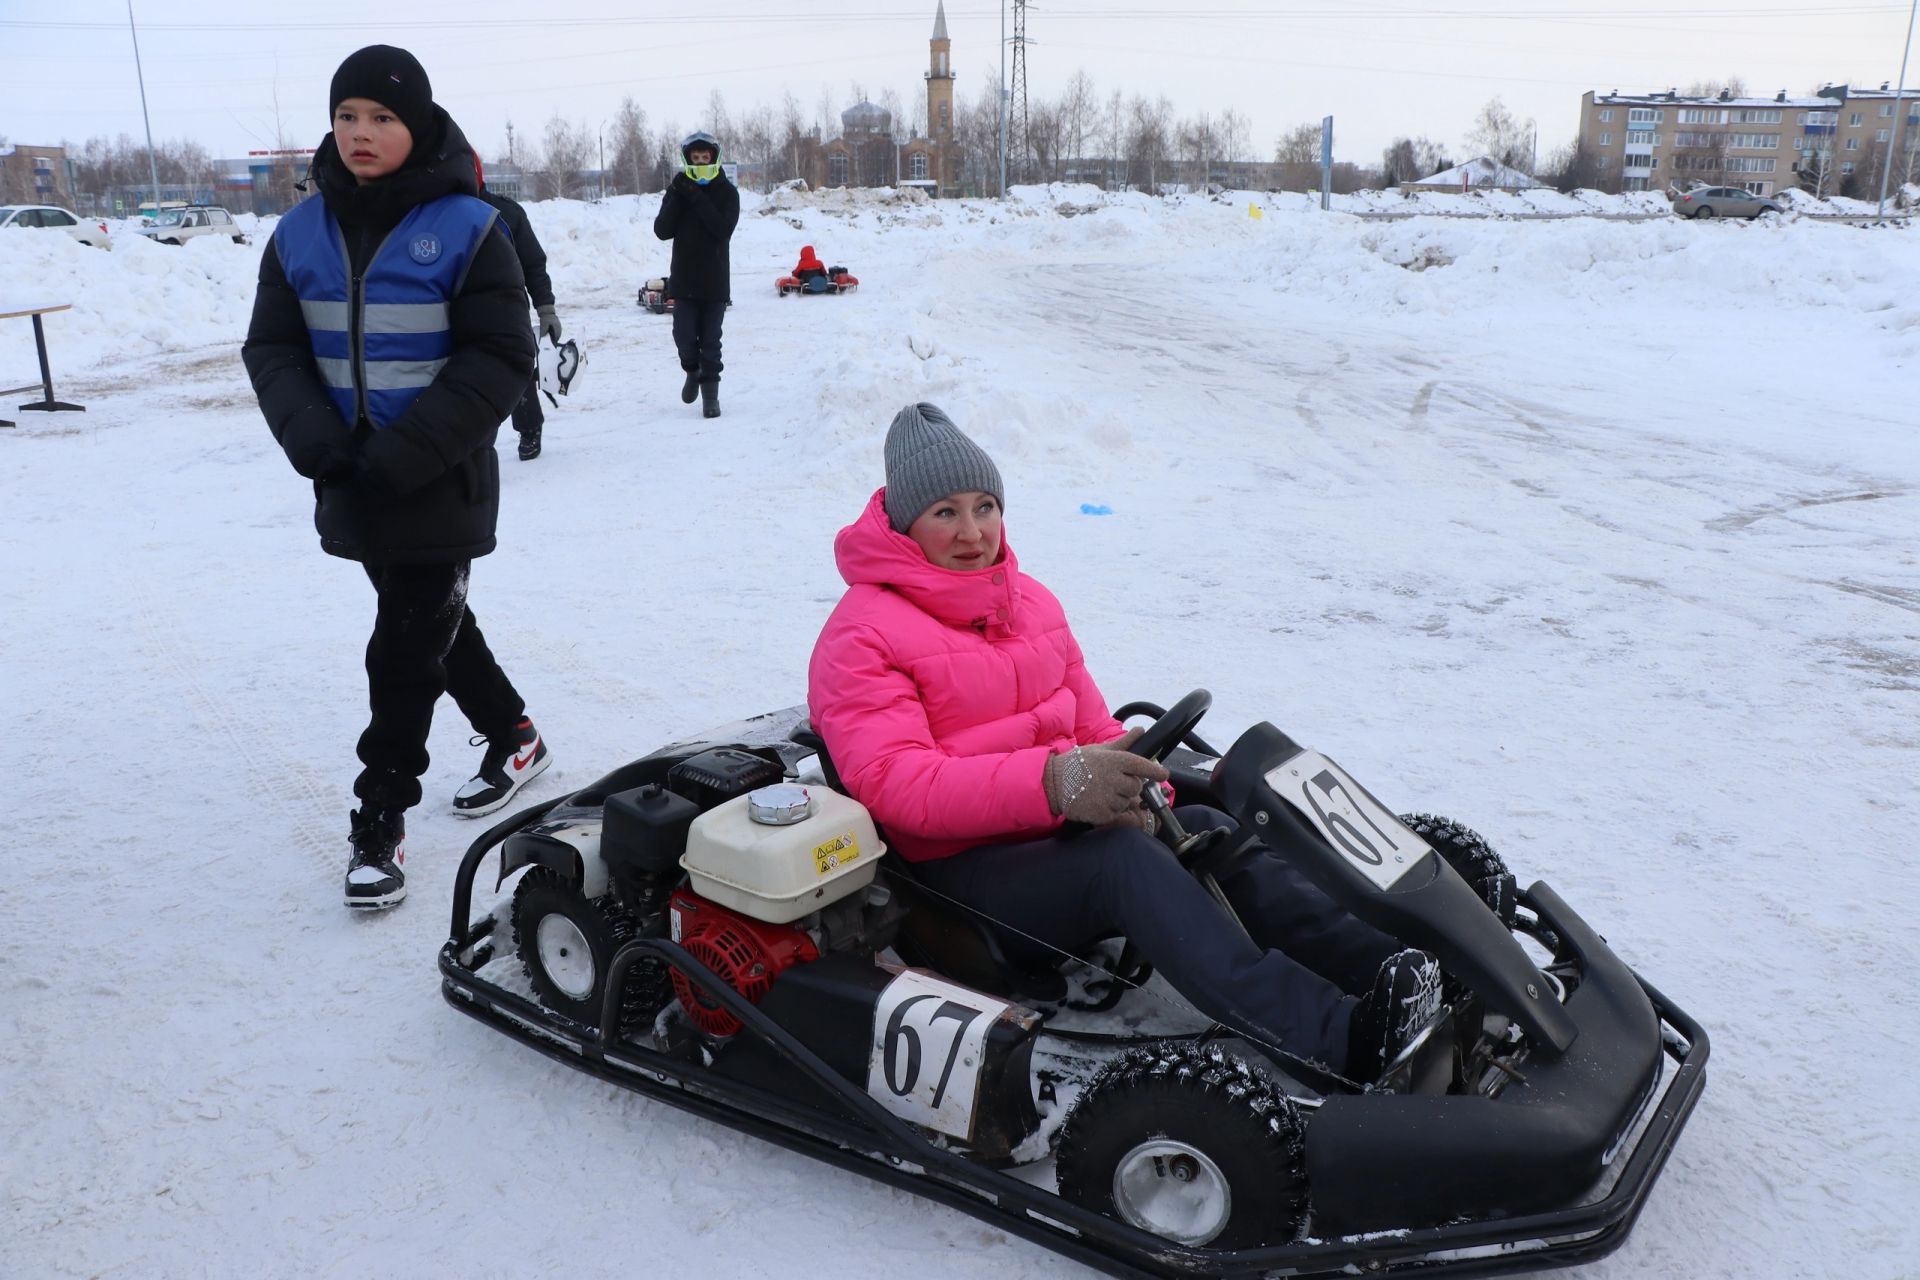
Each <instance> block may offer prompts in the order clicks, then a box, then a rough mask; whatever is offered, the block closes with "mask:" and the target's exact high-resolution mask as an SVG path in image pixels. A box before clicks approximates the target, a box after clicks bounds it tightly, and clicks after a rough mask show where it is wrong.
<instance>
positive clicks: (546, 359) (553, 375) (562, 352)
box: [540, 338, 587, 408]
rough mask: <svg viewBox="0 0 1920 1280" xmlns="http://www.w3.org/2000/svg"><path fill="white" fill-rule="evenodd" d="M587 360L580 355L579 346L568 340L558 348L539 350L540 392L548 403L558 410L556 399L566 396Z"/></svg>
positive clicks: (558, 402)
mask: <svg viewBox="0 0 1920 1280" xmlns="http://www.w3.org/2000/svg"><path fill="white" fill-rule="evenodd" d="M586 362H587V358H586V357H585V356H583V355H581V354H580V344H579V343H577V342H575V341H574V340H573V339H571V338H569V339H567V340H566V341H565V342H563V343H561V344H560V345H559V346H557V347H556V346H552V345H548V346H544V347H541V348H540V391H541V393H542V394H543V395H545V396H546V397H547V401H548V403H550V404H552V405H553V406H554V407H555V408H559V406H560V401H559V399H558V398H557V397H559V396H563V395H566V394H567V392H568V391H569V390H570V389H571V388H572V386H573V380H574V379H575V378H577V377H579V376H580V366H581V365H583V364H585V363H586Z"/></svg>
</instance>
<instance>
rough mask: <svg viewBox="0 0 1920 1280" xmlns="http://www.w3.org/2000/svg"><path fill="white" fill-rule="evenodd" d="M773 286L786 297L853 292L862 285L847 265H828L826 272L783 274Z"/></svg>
mask: <svg viewBox="0 0 1920 1280" xmlns="http://www.w3.org/2000/svg"><path fill="white" fill-rule="evenodd" d="M773 287H774V288H775V289H777V290H779V292H780V296H781V297H783V298H784V297H786V296H787V295H788V294H790V293H852V292H853V291H854V290H855V289H858V288H859V287H860V281H859V278H858V277H856V276H852V275H849V274H848V273H847V269H846V268H845V267H828V268H827V269H826V271H825V273H824V274H823V273H819V272H808V273H806V274H805V275H789V276H781V277H780V278H779V279H778V280H775V281H774V282H773Z"/></svg>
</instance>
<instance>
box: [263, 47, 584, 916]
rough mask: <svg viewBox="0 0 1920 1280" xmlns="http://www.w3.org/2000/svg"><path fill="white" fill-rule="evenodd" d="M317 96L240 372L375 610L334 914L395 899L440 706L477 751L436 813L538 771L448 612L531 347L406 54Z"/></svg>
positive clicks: (364, 63)
mask: <svg viewBox="0 0 1920 1280" xmlns="http://www.w3.org/2000/svg"><path fill="white" fill-rule="evenodd" d="M328 102H329V104H330V114H331V116H332V120H333V131H332V132H331V133H330V134H329V135H328V137H327V138H326V139H325V140H324V141H323V142H322V143H321V144H320V147H319V149H318V151H317V152H316V154H315V156H314V161H313V171H312V175H311V177H312V181H313V182H314V183H315V184H317V186H318V189H319V198H318V199H309V200H306V201H303V202H302V203H300V204H299V205H297V206H295V207H294V209H293V210H292V211H291V212H289V213H288V214H287V215H286V216H285V217H284V218H282V219H281V220H280V225H279V226H278V227H277V228H276V229H275V231H274V235H273V240H272V242H271V243H270V244H269V245H268V246H267V249H266V252H265V253H264V254H263V255H262V257H261V262H260V288H259V292H258V293H257V294H256V295H255V298H254V307H253V322H252V324H251V326H250V327H249V329H248V331H247V341H246V345H245V346H244V347H243V348H242V357H243V358H244V360H245V361H246V366H247V373H248V375H249V377H251V378H252V380H253V389H254V393H255V394H256V395H257V396H258V397H259V399H260V410H261V412H262V413H263V414H264V415H265V416H266V420H267V426H268V427H269V428H270V429H271V430H272V431H273V436H274V439H275V440H277V441H279V443H280V447H281V448H282V449H284V450H285V451H286V454H287V459H288V461H290V462H291V463H292V464H293V468H294V470H295V471H297V472H299V473H300V474H301V475H303V476H306V477H308V478H309V479H310V480H312V481H313V489H314V497H315V506H314V524H315V526H316V527H317V528H318V530H319V532H320V545H321V547H322V548H323V549H324V550H326V551H327V552H329V553H330V554H333V555H337V556H343V557H345V558H347V559H349V560H358V561H360V562H361V564H362V565H363V566H364V567H365V569H366V573H367V577H368V578H369V579H371V580H372V582H373V586H374V590H375V592H376V594H377V596H378V607H377V610H376V613H375V616H374V624H373V635H372V638H371V639H370V640H369V641H368V642H367V658H366V664H367V685H368V689H367V693H368V702H369V703H370V705H371V712H372V714H371V717H370V719H369V721H368V724H367V728H366V731H365V732H364V733H362V734H361V735H360V743H359V755H360V761H361V764H362V766H363V767H362V769H361V771H360V775H359V777H358V778H357V779H356V780H355V782H354V795H355V796H356V797H357V798H358V800H359V801H360V806H359V808H358V809H356V810H354V812H353V813H352V815H351V818H350V823H349V840H350V843H351V848H352V854H351V859H350V862H349V864H348V870H347V879H346V902H347V905H348V906H351V907H389V906H392V905H394V904H395V903H397V902H399V901H400V900H401V898H403V897H404V896H405V894H406V877H405V873H404V870H403V866H404V862H405V856H406V855H405V852H404V839H405V831H406V827H405V819H404V815H405V812H406V810H407V809H409V808H411V807H412V806H414V805H415V804H418V803H419V801H420V775H421V774H422V773H424V772H425V771H426V767H427V747H426V743H427V732H428V729H429V727H430V726H431V725H432V722H433V706H434V703H435V702H437V701H438V700H439V697H440V695H441V694H442V693H443V692H450V693H452V694H453V698H454V701H455V702H456V703H457V704H458V705H459V707H460V710H461V712H462V713H463V714H465V715H466V717H467V719H468V720H469V721H471V722H472V724H473V727H474V729H475V731H476V732H477V733H478V734H480V735H482V736H483V737H484V739H485V741H486V743H487V750H486V753H485V755H484V756H483V757H482V760H481V765H480V770H479V773H478V774H477V775H476V776H475V777H474V778H473V779H472V780H471V781H469V782H468V783H467V784H466V785H465V786H464V787H462V788H461V789H460V791H459V792H458V794H457V795H456V796H455V797H454V801H453V806H454V810H455V812H457V813H461V814H465V815H468V816H478V815H480V814H483V813H491V812H493V811H494V810H496V809H499V808H500V807H502V806H503V805H505V804H506V803H507V801H508V800H509V799H510V798H511V797H512V796H513V794H514V793H515V792H516V791H518V790H519V788H520V787H521V786H523V785H524V784H525V783H526V782H527V781H528V780H529V779H531V778H532V777H533V776H534V775H536V774H538V773H540V772H541V771H542V770H544V769H545V768H546V767H547V760H548V757H547V748H546V744H545V743H544V742H542V741H541V739H540V735H539V733H538V732H537V731H536V730H535V729H534V727H533V724H532V722H531V721H530V720H529V719H528V718H527V716H526V705H525V703H524V701H523V700H522V699H521V697H520V694H519V693H518V692H517V691H516V690H515V689H514V687H513V683H512V682H511V681H510V680H508V679H507V676H506V673H505V672H503V671H502V670H501V669H500V665H499V663H497V662H496V661H494V658H493V654H492V653H491V652H490V651H489V650H488V648H487V643H486V640H485V639H484V638H483V637H482V636H481V634H480V627H479V624H478V623H477V622H476V621H475V619H474V616H473V612H472V610H470V609H469V608H467V581H468V571H469V567H470V565H471V563H472V560H473V558H474V557H476V556H483V555H485V554H487V553H488V552H489V551H492V550H493V548H494V526H495V521H496V518H497V516H498V514H499V508H500V470H499V464H498V462H497V460H496V458H495V456H494V451H493V444H494V434H495V432H496V430H497V429H498V427H499V424H500V421H501V420H502V419H503V418H505V417H506V416H507V415H508V413H510V412H511V411H512V409H513V407H514V405H515V404H516V403H517V402H518V400H519V399H520V395H521V392H522V391H524V390H525V388H526V385H527V371H528V370H529V369H531V368H532V367H533V360H534V341H533V333H532V330H531V329H530V328H529V326H528V324H527V310H526V284H525V280H524V277H523V276H522V274H521V269H520V262H519V259H518V258H517V257H516V256H515V253H514V249H513V246H512V244H511V243H510V242H509V241H508V239H507V236H506V234H505V232H504V231H502V230H501V229H500V227H499V226H498V225H497V223H498V216H499V215H498V214H497V213H496V212H495V210H494V209H493V208H492V207H491V206H489V205H487V204H486V203H484V202H483V201H481V200H480V199H478V198H477V195H476V193H477V191H478V183H477V182H476V180H475V177H474V163H473V154H472V151H471V149H470V148H469V147H468V145H467V140H466V138H465V137H464V136H463V135H462V134H461V132H460V129H459V126H457V125H455V124H454V122H453V120H452V119H451V118H450V117H449V116H448V115H447V113H446V112H445V111H443V110H442V109H440V108H439V107H437V106H435V105H434V102H433V90H432V86H431V85H430V84H429V82H428V80H427V73H426V71H425V70H424V69H423V68H422V67H421V66H420V64H419V62H418V61H416V60H415V59H414V57H413V55H412V54H410V53H408V52H406V51H405V50H404V49H396V48H393V47H391V46H387V45H373V46H370V47H368V48H365V49H362V50H360V51H359V52H357V53H355V54H353V55H352V56H351V57H349V58H348V59H347V60H346V61H345V62H343V63H341V65H340V69H339V70H338V71H337V72H335V73H334V77H333V84H332V93H331V96H330V97H329V99H328ZM477 741H479V739H476V742H477Z"/></svg>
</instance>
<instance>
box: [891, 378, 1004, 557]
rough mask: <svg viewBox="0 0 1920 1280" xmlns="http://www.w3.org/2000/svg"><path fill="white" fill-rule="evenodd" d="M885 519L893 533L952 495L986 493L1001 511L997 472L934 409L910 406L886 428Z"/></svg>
mask: <svg viewBox="0 0 1920 1280" xmlns="http://www.w3.org/2000/svg"><path fill="white" fill-rule="evenodd" d="M886 452H887V498H886V503H887V519H888V520H889V521H890V522H891V523H892V524H893V528H894V531H895V532H896V533H905V532H906V531H907V530H908V529H909V528H910V527H912V525H913V522H914V521H915V520H917V519H919V518H920V513H921V512H922V511H925V510H926V509H927V508H928V507H930V506H932V505H933V504H934V503H936V502H938V501H940V499H942V498H944V497H946V496H947V495H948V494H950V493H973V492H979V493H990V494H992V495H993V500H994V501H995V502H998V503H999V504H1000V505H1001V506H1002V507H1005V506H1006V505H1007V497H1006V493H1005V492H1004V491H1003V490H1002V488H1001V485H1000V470H999V468H998V467H995V466H994V465H993V459H992V458H989V457H988V456H987V454H986V450H984V449H982V448H981V447H980V446H979V445H977V444H975V443H974V442H973V441H971V440H969V439H967V437H966V436H965V435H964V434H963V433H962V432H961V430H960V428H958V427H956V426H954V425H953V419H952V418H949V417H948V416H947V415H946V414H944V413H942V412H941V411H940V408H939V406H938V405H931V404H926V403H924V402H923V403H921V404H910V405H908V406H907V407H906V408H904V409H902V410H901V411H900V412H899V413H896V414H894V415H893V425H892V426H890V427H888V428H887V451H886Z"/></svg>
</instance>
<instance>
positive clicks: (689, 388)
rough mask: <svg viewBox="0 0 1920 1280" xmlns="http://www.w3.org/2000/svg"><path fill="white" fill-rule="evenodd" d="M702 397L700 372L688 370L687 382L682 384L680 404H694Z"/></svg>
mask: <svg viewBox="0 0 1920 1280" xmlns="http://www.w3.org/2000/svg"><path fill="white" fill-rule="evenodd" d="M699 395H700V371H699V370H698V369H689V370H687V380H686V381H685V382H683V383H681V384H680V403H681V404H692V403H693V402H694V400H695V399H696V398H697V397H698V396H699Z"/></svg>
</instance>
